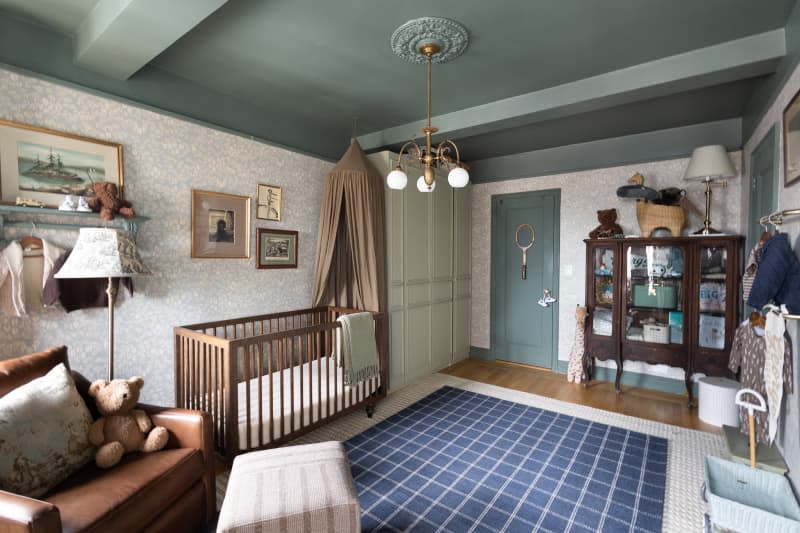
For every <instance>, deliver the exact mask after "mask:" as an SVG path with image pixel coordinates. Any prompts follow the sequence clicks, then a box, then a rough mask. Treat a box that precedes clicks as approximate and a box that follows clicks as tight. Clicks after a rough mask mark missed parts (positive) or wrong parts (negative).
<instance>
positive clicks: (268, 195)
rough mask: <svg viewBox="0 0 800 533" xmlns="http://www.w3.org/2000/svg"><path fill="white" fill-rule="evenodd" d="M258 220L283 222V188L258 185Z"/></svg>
mask: <svg viewBox="0 0 800 533" xmlns="http://www.w3.org/2000/svg"><path fill="white" fill-rule="evenodd" d="M256 218H260V219H262V220H273V221H275V222H280V221H281V188H280V187H278V186H276V185H262V184H260V183H259V184H258V188H257V190H256Z"/></svg>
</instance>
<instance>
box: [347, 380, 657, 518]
mask: <svg viewBox="0 0 800 533" xmlns="http://www.w3.org/2000/svg"><path fill="white" fill-rule="evenodd" d="M345 447H346V449H347V455H348V457H349V459H350V465H351V469H352V472H353V477H354V479H355V482H356V488H357V489H358V496H359V500H360V501H361V528H362V530H364V531H408V530H412V531H453V532H458V533H461V532H465V531H481V532H483V531H485V532H490V531H491V532H496V531H551V532H554V533H555V532H557V533H561V532H564V531H575V532H595V531H608V532H612V531H614V532H616V531H629V532H634V531H641V532H651V531H653V532H660V531H661V518H662V512H663V508H664V483H665V480H666V466H667V441H666V440H665V439H662V438H658V437H652V436H649V435H645V434H642V433H637V432H634V431H627V430H624V429H620V428H617V427H613V426H608V425H605V424H598V423H595V422H591V421H589V420H583V419H581V418H575V417H572V416H567V415H563V414H559V413H554V412H552V411H546V410H544V409H538V408H536V407H529V406H527V405H522V404H519V403H515V402H510V401H506V400H501V399H499V398H494V397H491V396H486V395H483V394H477V393H474V392H469V391H464V390H461V389H456V388H452V387H443V388H441V389H439V390H438V391H436V392H434V393H433V394H431V395H429V396H427V397H425V398H423V399H422V400H420V401H418V402H417V403H415V404H413V405H411V406H410V407H407V408H406V409H403V410H402V411H400V412H399V413H397V414H395V415H394V416H392V417H390V418H388V419H386V420H384V421H383V422H380V423H379V424H377V425H375V426H373V427H372V428H370V429H368V430H367V431H365V432H363V433H361V434H359V435H356V436H355V437H353V438H352V439H350V440H349V441H347V442H346V443H345Z"/></svg>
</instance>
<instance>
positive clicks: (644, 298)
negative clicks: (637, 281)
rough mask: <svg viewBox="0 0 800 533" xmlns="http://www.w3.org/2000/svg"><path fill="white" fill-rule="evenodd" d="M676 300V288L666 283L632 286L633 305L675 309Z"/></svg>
mask: <svg viewBox="0 0 800 533" xmlns="http://www.w3.org/2000/svg"><path fill="white" fill-rule="evenodd" d="M651 288H652V290H651ZM677 301H678V290H677V289H676V288H675V287H671V286H666V285H652V286H651V285H634V286H633V305H635V306H636V307H656V308H658V309H675V308H676V307H677Z"/></svg>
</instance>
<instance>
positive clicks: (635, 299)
mask: <svg viewBox="0 0 800 533" xmlns="http://www.w3.org/2000/svg"><path fill="white" fill-rule="evenodd" d="M626 255H627V257H626V271H625V272H626V293H627V301H626V302H625V323H624V324H622V326H623V327H624V328H625V338H626V339H628V340H633V341H642V342H651V343H656V344H684V339H685V336H684V329H683V307H682V306H683V285H684V256H685V254H684V249H683V248H682V247H680V246H650V245H633V246H631V247H629V248H628V249H627V253H626Z"/></svg>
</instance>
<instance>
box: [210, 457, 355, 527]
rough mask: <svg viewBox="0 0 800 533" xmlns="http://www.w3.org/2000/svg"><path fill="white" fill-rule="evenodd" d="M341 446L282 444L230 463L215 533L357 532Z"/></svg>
mask: <svg viewBox="0 0 800 533" xmlns="http://www.w3.org/2000/svg"><path fill="white" fill-rule="evenodd" d="M360 521H361V512H360V509H359V506H358V494H357V493H356V488H355V485H354V483H353V478H352V476H351V474H350V464H349V463H348V461H347V455H346V454H345V451H344V446H342V443H341V442H322V443H319V444H304V445H301V446H288V447H285V448H276V449H273V450H264V451H258V452H250V453H246V454H244V455H239V456H238V457H236V459H234V461H233V468H232V469H231V475H230V480H229V481H228V488H227V490H226V492H225V499H224V500H223V502H222V510H221V511H220V514H219V520H218V521H217V532H218V533H221V532H233V531H236V532H244V531H247V532H256V531H264V532H267V531H270V532H271V531H274V532H276V533H278V532H280V533H285V532H292V533H294V532H308V533H310V532H312V531H313V532H314V533H317V532H321V533H325V532H328V533H334V532H337V533H338V532H340V531H361V523H360Z"/></svg>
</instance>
